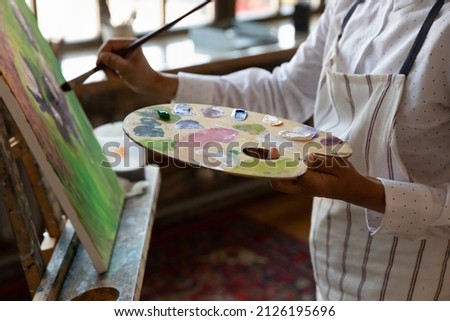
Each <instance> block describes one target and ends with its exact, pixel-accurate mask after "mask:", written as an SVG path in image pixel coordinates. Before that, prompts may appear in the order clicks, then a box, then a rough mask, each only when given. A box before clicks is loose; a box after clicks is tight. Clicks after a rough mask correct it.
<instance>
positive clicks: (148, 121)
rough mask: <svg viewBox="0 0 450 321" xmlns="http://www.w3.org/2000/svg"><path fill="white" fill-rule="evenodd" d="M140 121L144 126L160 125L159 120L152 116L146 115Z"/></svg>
mask: <svg viewBox="0 0 450 321" xmlns="http://www.w3.org/2000/svg"><path fill="white" fill-rule="evenodd" d="M140 122H141V124H144V125H145V126H148V127H157V126H161V123H160V122H159V121H157V120H156V119H153V118H148V117H144V118H141V119H140Z"/></svg>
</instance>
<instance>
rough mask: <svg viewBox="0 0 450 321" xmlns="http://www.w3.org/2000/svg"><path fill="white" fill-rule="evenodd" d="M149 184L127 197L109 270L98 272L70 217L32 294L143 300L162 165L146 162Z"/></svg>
mask: <svg viewBox="0 0 450 321" xmlns="http://www.w3.org/2000/svg"><path fill="white" fill-rule="evenodd" d="M145 179H146V181H147V182H148V187H147V190H146V191H145V192H144V193H143V194H142V195H139V196H135V197H132V198H129V199H127V200H126V202H125V206H124V209H123V212H122V217H121V221H120V226H119V230H118V234H117V238H116V242H115V245H114V249H113V253H112V257H111V262H110V266H109V269H108V271H107V272H105V273H103V274H101V275H99V274H97V272H96V271H95V270H94V267H93V265H92V263H91V261H90V259H89V256H88V254H87V252H86V251H85V249H84V248H83V246H82V245H81V244H80V242H79V241H78V238H77V236H76V234H75V230H74V228H73V226H72V225H71V224H70V221H68V222H67V223H66V226H65V229H64V232H63V234H62V236H61V238H60V239H59V242H58V243H57V245H56V247H55V250H54V252H53V255H52V257H51V259H50V262H49V263H48V265H47V269H46V272H45V274H44V276H43V278H42V280H41V283H40V285H39V287H38V289H37V291H36V294H35V295H34V297H33V300H34V301H40V300H62V301H69V300H97V301H101V300H120V301H129V300H139V297H140V293H141V286H142V282H143V278H144V270H145V265H146V261H147V252H148V248H149V245H150V236H151V229H152V225H153V220H154V213H155V210H156V203H157V198H158V194H159V186H160V170H159V168H158V167H156V166H151V165H149V166H147V167H146V168H145Z"/></svg>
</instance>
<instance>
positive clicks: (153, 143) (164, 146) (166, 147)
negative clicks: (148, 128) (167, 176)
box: [139, 140, 175, 153]
mask: <svg viewBox="0 0 450 321" xmlns="http://www.w3.org/2000/svg"><path fill="white" fill-rule="evenodd" d="M139 143H141V144H142V145H143V146H145V147H147V148H150V149H152V150H154V151H157V152H160V153H167V152H169V151H172V150H173V149H174V148H175V142H174V141H173V140H142V141H140V142H139Z"/></svg>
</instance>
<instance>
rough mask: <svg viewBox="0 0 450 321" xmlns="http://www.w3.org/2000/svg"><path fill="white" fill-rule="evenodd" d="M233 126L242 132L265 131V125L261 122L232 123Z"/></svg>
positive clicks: (259, 132)
mask: <svg viewBox="0 0 450 321" xmlns="http://www.w3.org/2000/svg"><path fill="white" fill-rule="evenodd" d="M233 128H235V129H237V130H241V131H243V132H247V133H249V134H252V135H259V134H261V133H263V132H265V131H266V127H264V126H263V125H261V124H242V125H234V126H233Z"/></svg>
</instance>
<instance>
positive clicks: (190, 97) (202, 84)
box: [174, 72, 214, 104]
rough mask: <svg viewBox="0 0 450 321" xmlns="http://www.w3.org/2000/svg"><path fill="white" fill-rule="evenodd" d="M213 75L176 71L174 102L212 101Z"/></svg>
mask: <svg viewBox="0 0 450 321" xmlns="http://www.w3.org/2000/svg"><path fill="white" fill-rule="evenodd" d="M213 78H214V77H213V76H207V75H196V74H191V73H185V72H179V73H178V90H177V93H176V95H175V98H174V102H183V103H203V104H210V103H212V98H213V88H214V81H213Z"/></svg>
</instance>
